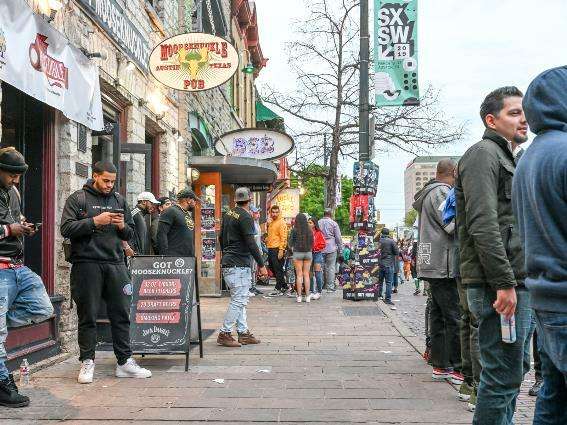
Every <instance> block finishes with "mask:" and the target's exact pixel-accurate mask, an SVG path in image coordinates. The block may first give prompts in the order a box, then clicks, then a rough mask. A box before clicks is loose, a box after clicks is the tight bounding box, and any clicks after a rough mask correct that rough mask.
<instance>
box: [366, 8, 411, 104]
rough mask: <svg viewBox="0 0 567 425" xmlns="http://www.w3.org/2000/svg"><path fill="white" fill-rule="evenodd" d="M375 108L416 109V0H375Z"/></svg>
mask: <svg viewBox="0 0 567 425" xmlns="http://www.w3.org/2000/svg"><path fill="white" fill-rule="evenodd" d="M374 31H375V33H374V56H375V59H376V60H375V75H374V80H375V84H376V90H375V91H376V106H379V107H380V106H414V105H419V84H418V70H417V65H418V61H417V0H374Z"/></svg>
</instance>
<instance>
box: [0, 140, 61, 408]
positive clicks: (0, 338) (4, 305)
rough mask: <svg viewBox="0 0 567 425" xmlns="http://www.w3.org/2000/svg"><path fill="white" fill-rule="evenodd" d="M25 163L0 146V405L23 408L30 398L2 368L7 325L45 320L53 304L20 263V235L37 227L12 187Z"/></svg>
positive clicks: (22, 239)
mask: <svg viewBox="0 0 567 425" xmlns="http://www.w3.org/2000/svg"><path fill="white" fill-rule="evenodd" d="M27 169H28V166H27V164H26V162H25V160H24V157H23V155H22V154H21V153H19V152H18V151H17V150H15V149H14V148H12V147H8V148H3V149H0V406H6V407H24V406H27V405H28V404H29V403H30V399H29V398H28V397H26V396H24V395H21V394H19V393H18V387H17V386H16V383H15V382H14V378H13V376H12V374H11V373H8V369H7V368H6V364H5V363H6V349H5V347H4V342H5V341H6V337H7V336H8V326H10V327H17V326H24V325H29V324H30V323H38V322H42V321H44V320H47V319H48V318H49V317H51V315H52V314H53V306H52V305H51V301H50V300H49V296H48V295H47V292H46V291H45V286H44V285H43V282H42V281H41V278H40V277H39V276H38V275H37V274H35V273H34V272H32V271H31V270H30V269H29V268H27V267H25V266H24V265H23V262H22V261H23V256H24V251H23V249H24V245H23V242H24V236H32V235H33V234H35V232H36V231H37V228H36V227H35V226H34V225H33V224H31V223H26V222H25V221H23V217H22V214H21V212H20V194H19V192H18V190H17V189H16V188H15V187H14V185H15V184H18V183H19V182H20V177H21V176H22V174H24V173H25V172H26V170H27Z"/></svg>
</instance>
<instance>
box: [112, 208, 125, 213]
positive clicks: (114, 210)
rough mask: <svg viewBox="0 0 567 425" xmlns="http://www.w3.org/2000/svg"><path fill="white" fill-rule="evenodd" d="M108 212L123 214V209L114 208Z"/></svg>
mask: <svg viewBox="0 0 567 425" xmlns="http://www.w3.org/2000/svg"><path fill="white" fill-rule="evenodd" d="M110 212H111V213H112V214H124V210H123V209H122V208H114V209H112V210H111V211H110Z"/></svg>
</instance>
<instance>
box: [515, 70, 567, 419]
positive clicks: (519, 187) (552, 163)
mask: <svg viewBox="0 0 567 425" xmlns="http://www.w3.org/2000/svg"><path fill="white" fill-rule="evenodd" d="M566 85H567V67H565V66H562V67H559V68H554V69H551V70H548V71H545V72H544V73H543V74H541V75H539V76H538V77H537V78H536V79H535V80H534V81H533V82H532V83H531V84H530V86H529V87H528V91H527V93H526V96H525V97H524V100H523V107H524V110H525V112H526V119H527V121H528V123H529V125H530V128H531V130H532V132H534V133H535V134H536V135H537V137H536V138H535V139H534V141H533V143H532V144H531V146H530V147H529V148H528V149H527V150H526V152H525V153H524V155H523V156H522V160H521V161H520V162H519V163H518V168H517V169H516V174H515V176H514V181H513V187H512V201H513V206H514V214H515V216H516V220H517V222H518V227H519V230H520V236H521V240H522V241H523V243H524V247H525V254H524V258H523V259H524V260H525V264H526V272H527V277H526V287H527V288H528V290H529V292H530V295H531V306H532V307H533V308H534V310H535V318H536V322H537V332H538V334H537V338H538V343H539V353H540V361H541V371H542V374H543V387H542V388H541V390H540V391H539V393H538V398H537V402H536V409H535V414H534V422H533V423H534V424H537V425H540V424H557V425H559V424H566V423H567V409H566V404H567V262H566V256H565V246H567V220H566V217H567V97H566V96H565V87H566Z"/></svg>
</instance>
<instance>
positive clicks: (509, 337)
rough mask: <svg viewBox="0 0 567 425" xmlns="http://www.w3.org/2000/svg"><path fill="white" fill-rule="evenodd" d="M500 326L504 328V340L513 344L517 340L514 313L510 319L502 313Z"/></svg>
mask: <svg viewBox="0 0 567 425" xmlns="http://www.w3.org/2000/svg"><path fill="white" fill-rule="evenodd" d="M500 328H501V330H502V342H505V343H506V344H513V343H515V342H516V317H515V316H514V315H512V317H510V319H506V317H505V316H504V315H502V314H501V315H500Z"/></svg>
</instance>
